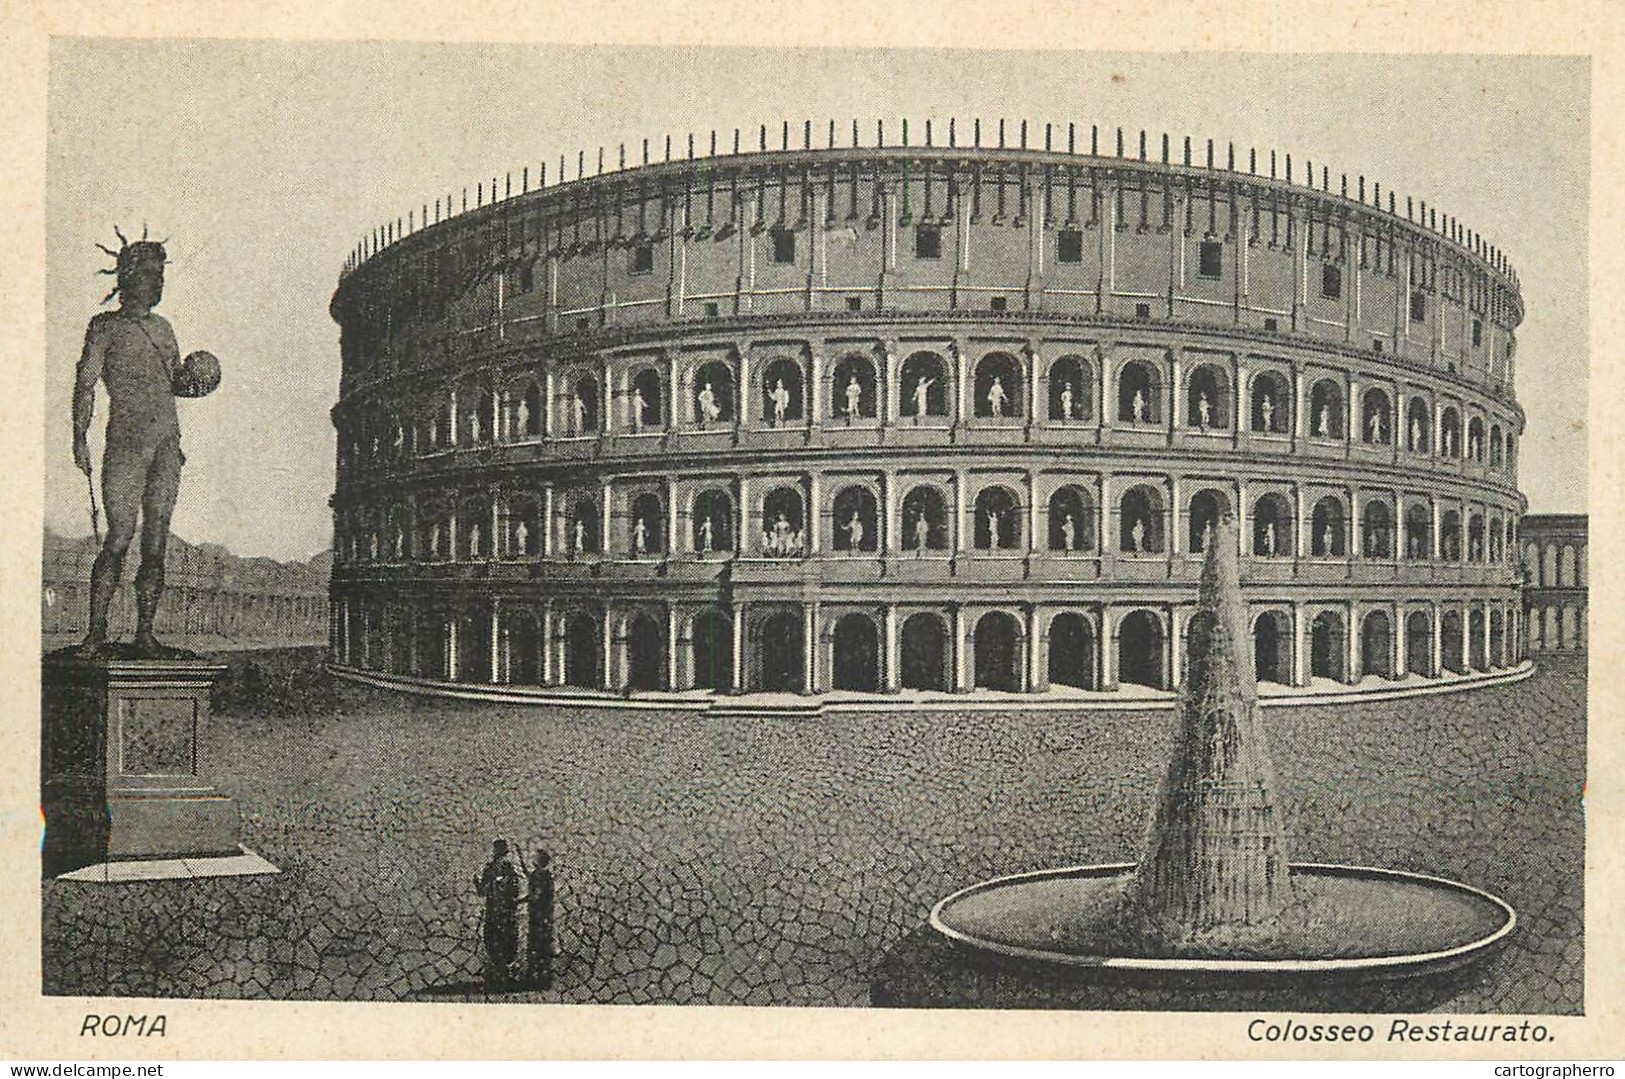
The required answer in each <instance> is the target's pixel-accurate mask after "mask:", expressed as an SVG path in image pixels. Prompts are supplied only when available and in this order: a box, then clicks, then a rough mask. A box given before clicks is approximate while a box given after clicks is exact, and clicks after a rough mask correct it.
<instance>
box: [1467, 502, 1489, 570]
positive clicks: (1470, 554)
mask: <svg viewBox="0 0 1625 1079" xmlns="http://www.w3.org/2000/svg"><path fill="white" fill-rule="evenodd" d="M1484 553H1485V552H1484V518H1483V517H1481V516H1479V515H1478V514H1476V513H1475V514H1473V515H1472V516H1470V517H1468V518H1467V561H1469V562H1482V561H1484Z"/></svg>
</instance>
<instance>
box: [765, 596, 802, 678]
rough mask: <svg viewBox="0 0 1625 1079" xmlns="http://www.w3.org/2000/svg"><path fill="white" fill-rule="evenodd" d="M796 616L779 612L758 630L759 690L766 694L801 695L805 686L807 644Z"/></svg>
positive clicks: (798, 618)
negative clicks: (760, 663) (760, 667)
mask: <svg viewBox="0 0 1625 1079" xmlns="http://www.w3.org/2000/svg"><path fill="white" fill-rule="evenodd" d="M803 630H804V627H803V625H802V620H801V618H800V617H799V616H797V615H794V614H791V613H789V612H788V611H780V612H779V613H777V614H772V615H769V616H768V617H766V618H764V619H762V621H761V624H760V625H759V626H758V627H757V634H756V640H757V649H758V651H757V654H758V655H759V656H760V657H761V660H762V669H761V680H760V688H761V689H762V690H764V691H765V692H768V693H800V692H801V689H802V686H803V685H804V684H805V681H806V679H805V675H806V671H805V669H804V668H805V664H806V661H805V655H806V642H805V640H804V638H803Z"/></svg>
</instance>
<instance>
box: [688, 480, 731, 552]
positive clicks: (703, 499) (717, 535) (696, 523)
mask: <svg viewBox="0 0 1625 1079" xmlns="http://www.w3.org/2000/svg"><path fill="white" fill-rule="evenodd" d="M733 505H734V504H733V499H732V498H730V497H729V496H728V493H727V492H726V491H718V490H714V489H713V490H705V491H701V492H700V493H699V494H697V495H695V496H694V507H693V510H692V511H691V512H692V518H691V520H690V522H689V525H690V532H691V536H690V541H691V542H692V543H693V545H694V551H695V553H697V554H709V553H711V552H712V551H731V550H733V549H734V514H733Z"/></svg>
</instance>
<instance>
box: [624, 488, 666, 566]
mask: <svg viewBox="0 0 1625 1079" xmlns="http://www.w3.org/2000/svg"><path fill="white" fill-rule="evenodd" d="M665 532H666V513H665V507H663V506H662V505H661V504H660V496H659V495H655V494H641V495H638V496H637V497H636V498H634V499H633V500H632V519H631V521H629V522H628V523H627V540H628V548H629V549H630V550H631V552H632V554H633V556H634V557H636V556H640V555H651V554H659V553H660V552H661V551H663V550H664V549H665Z"/></svg>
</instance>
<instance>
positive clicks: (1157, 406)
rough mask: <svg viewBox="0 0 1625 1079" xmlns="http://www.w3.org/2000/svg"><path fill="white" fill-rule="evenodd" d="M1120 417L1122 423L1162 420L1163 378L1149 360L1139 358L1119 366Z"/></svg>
mask: <svg viewBox="0 0 1625 1079" xmlns="http://www.w3.org/2000/svg"><path fill="white" fill-rule="evenodd" d="M1117 419H1118V421H1119V422H1121V423H1147V424H1149V423H1161V422H1162V378H1161V377H1160V376H1159V375H1158V374H1157V371H1156V369H1155V368H1153V367H1152V366H1151V365H1150V364H1148V363H1140V362H1139V361H1137V360H1136V361H1130V362H1129V363H1125V364H1124V365H1123V366H1122V367H1121V368H1119V369H1118V372H1117Z"/></svg>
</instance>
